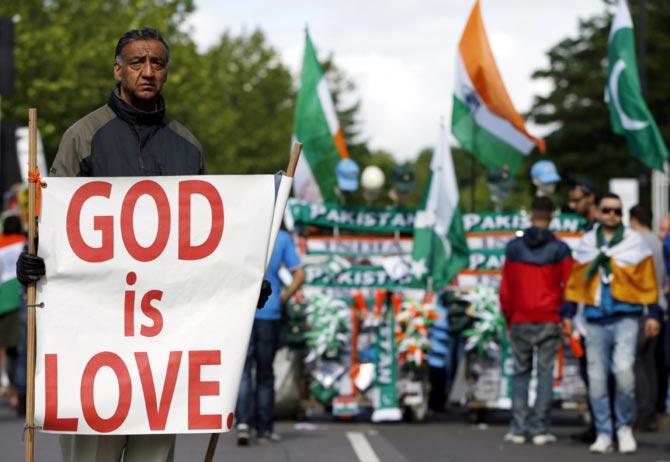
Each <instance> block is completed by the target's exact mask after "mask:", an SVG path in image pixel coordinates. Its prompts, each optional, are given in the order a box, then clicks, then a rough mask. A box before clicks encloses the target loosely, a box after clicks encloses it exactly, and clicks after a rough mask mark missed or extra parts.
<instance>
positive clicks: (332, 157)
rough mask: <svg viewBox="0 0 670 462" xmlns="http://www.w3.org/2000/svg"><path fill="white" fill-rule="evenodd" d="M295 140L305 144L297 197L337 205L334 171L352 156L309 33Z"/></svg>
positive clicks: (296, 178) (295, 181) (295, 189)
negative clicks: (339, 164) (341, 162)
mask: <svg viewBox="0 0 670 462" xmlns="http://www.w3.org/2000/svg"><path fill="white" fill-rule="evenodd" d="M294 136H295V138H296V139H297V140H298V141H299V142H301V143H302V156H300V160H299V161H298V166H297V168H296V172H295V176H294V178H293V193H294V195H295V197H297V198H298V199H303V200H307V201H310V202H319V201H323V200H325V201H326V202H335V201H336V199H337V197H336V196H335V184H336V178H335V168H336V167H337V163H338V162H339V161H340V159H344V158H348V157H349V152H348V151H347V145H346V142H345V140H344V135H343V133H342V128H341V127H340V124H339V122H338V120H337V113H336V112H335V105H334V104H333V100H332V98H331V96H330V91H329V90H328V83H327V82H326V79H325V77H324V75H323V69H322V68H321V65H320V64H319V61H318V59H317V57H316V52H315V50H314V45H313V44H312V40H311V39H310V38H309V33H308V32H305V55H304V57H303V63H302V73H301V74H300V90H299V91H298V98H297V101H296V108H295V125H294Z"/></svg>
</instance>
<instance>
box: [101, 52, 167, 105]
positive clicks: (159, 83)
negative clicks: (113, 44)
mask: <svg viewBox="0 0 670 462" xmlns="http://www.w3.org/2000/svg"><path fill="white" fill-rule="evenodd" d="M167 75H168V73H167V50H166V49H165V46H163V44H162V43H161V42H159V41H158V40H151V39H149V40H134V41H132V42H130V43H128V44H127V45H126V46H124V47H123V49H122V50H121V63H115V64H114V78H115V79H116V81H117V82H119V84H120V87H121V97H122V98H123V99H124V100H125V101H126V102H128V103H130V104H131V105H133V106H140V108H141V109H143V108H142V107H141V106H143V105H146V104H149V103H151V104H153V103H154V102H155V100H156V97H157V96H158V94H159V93H160V91H161V89H162V88H163V84H164V83H165V81H166V80H167Z"/></svg>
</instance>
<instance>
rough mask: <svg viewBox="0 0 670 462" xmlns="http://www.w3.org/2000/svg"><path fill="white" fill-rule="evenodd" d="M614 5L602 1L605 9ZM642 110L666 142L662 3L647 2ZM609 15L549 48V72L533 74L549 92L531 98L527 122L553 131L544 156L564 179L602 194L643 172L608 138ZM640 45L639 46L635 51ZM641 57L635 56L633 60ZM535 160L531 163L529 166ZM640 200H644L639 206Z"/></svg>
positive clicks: (619, 140)
mask: <svg viewBox="0 0 670 462" xmlns="http://www.w3.org/2000/svg"><path fill="white" fill-rule="evenodd" d="M607 3H613V2H611V1H606V2H604V4H607ZM638 5H639V3H638V2H631V5H630V6H631V7H632V8H631V12H632V14H633V21H634V23H635V24H636V25H637V24H638V23H639V21H638V17H639V13H640V12H639V11H638V10H637V6H638ZM645 19H646V21H645V22H646V36H647V40H646V42H645V44H644V50H645V51H646V66H645V67H644V68H642V67H641V69H643V70H645V71H646V75H647V79H646V80H647V88H646V90H647V104H648V105H649V108H650V110H651V112H652V114H653V115H654V117H655V119H656V122H657V123H658V125H659V127H660V129H661V131H662V133H663V135H664V138H665V139H666V140H667V139H668V138H669V136H670V126H669V122H670V82H669V81H668V79H667V78H666V75H665V74H666V70H665V67H666V64H665V62H666V61H667V57H668V56H670V40H668V39H669V38H670V32H669V31H668V29H667V24H668V21H670V6H669V5H668V3H667V2H666V1H664V0H647V1H646V12H645ZM610 25H611V14H610V11H607V10H606V11H604V12H603V13H602V14H600V15H597V16H594V17H591V18H589V19H586V20H582V21H580V23H579V29H578V33H577V36H576V37H574V38H566V39H564V40H562V41H560V42H559V43H558V44H556V45H555V46H554V47H552V48H551V49H550V50H549V52H548V53H547V56H548V58H549V66H548V67H547V68H545V69H539V70H537V71H535V72H534V74H533V78H535V79H548V80H549V82H551V84H552V86H553V89H552V91H551V92H550V93H549V94H548V95H547V96H538V97H536V98H535V101H534V104H533V107H532V109H531V111H530V117H531V118H532V120H534V121H535V123H537V124H540V125H547V126H550V127H555V129H554V130H553V131H552V132H551V133H550V135H549V136H548V137H546V141H547V146H548V154H549V156H550V158H551V159H552V160H553V161H554V162H555V163H556V164H557V166H558V168H559V171H560V172H561V174H562V175H563V176H564V177H576V176H584V177H589V178H590V179H591V180H592V181H594V182H595V183H597V184H598V186H599V188H600V189H601V190H606V189H607V182H608V180H609V179H610V178H613V177H631V176H633V177H637V176H638V175H639V174H640V173H643V174H644V176H643V177H646V175H647V173H648V170H647V169H646V168H645V167H643V166H642V164H641V163H639V162H638V161H637V160H636V159H635V158H633V157H632V156H631V155H630V154H629V153H628V149H627V146H626V141H625V139H624V138H623V137H620V136H617V135H615V134H614V133H612V130H611V128H610V122H609V115H608V112H607V106H606V104H605V102H604V100H603V94H604V88H605V85H606V80H607V38H608V34H609V30H610ZM640 46H641V44H639V43H638V49H640ZM639 57H640V53H639V52H638V59H639ZM534 160H537V157H535V158H532V159H531V162H532V161H534ZM644 199H645V198H644V197H643V200H644Z"/></svg>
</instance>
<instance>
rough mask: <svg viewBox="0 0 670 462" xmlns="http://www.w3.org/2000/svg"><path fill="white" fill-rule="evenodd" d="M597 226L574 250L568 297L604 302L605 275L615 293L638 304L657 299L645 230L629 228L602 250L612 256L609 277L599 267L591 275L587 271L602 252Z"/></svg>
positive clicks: (649, 302) (654, 277)
mask: <svg viewBox="0 0 670 462" xmlns="http://www.w3.org/2000/svg"><path fill="white" fill-rule="evenodd" d="M596 243H597V238H596V229H594V230H592V231H589V232H588V233H586V234H585V235H584V236H583V237H582V240H581V241H579V244H577V248H575V249H574V250H573V252H572V256H573V258H574V260H575V263H574V265H573V267H572V272H571V273H570V278H569V279H568V283H567V285H566V287H565V299H566V300H569V301H571V302H576V303H585V304H587V305H592V306H599V305H600V300H601V298H600V288H601V285H602V283H603V279H607V280H608V282H609V284H610V290H611V293H612V297H613V298H615V299H616V300H619V301H621V302H625V303H630V304H634V305H649V304H652V303H657V301H658V289H657V288H656V275H655V271H654V260H653V257H652V250H651V248H650V247H649V245H648V244H647V242H646V241H645V240H644V237H642V235H641V234H639V233H637V232H635V231H632V230H630V229H626V230H625V231H624V235H623V240H622V241H621V242H620V243H619V244H616V245H614V246H612V247H609V248H607V247H605V248H603V249H602V252H603V253H604V254H605V255H606V256H608V257H610V266H611V268H612V273H611V275H609V276H608V277H607V276H605V274H604V271H603V270H602V269H599V270H598V271H597V272H596V273H595V274H594V275H593V276H592V277H591V278H589V279H587V278H586V274H587V271H588V269H589V266H590V265H591V262H592V261H593V260H594V259H595V258H596V257H597V256H598V254H599V253H600V252H601V249H598V246H597V244H596Z"/></svg>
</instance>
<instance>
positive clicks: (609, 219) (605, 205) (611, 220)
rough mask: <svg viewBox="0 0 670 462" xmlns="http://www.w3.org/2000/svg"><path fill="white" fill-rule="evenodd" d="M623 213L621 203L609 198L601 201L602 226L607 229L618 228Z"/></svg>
mask: <svg viewBox="0 0 670 462" xmlns="http://www.w3.org/2000/svg"><path fill="white" fill-rule="evenodd" d="M622 213H623V209H622V205H621V201H620V200H619V199H614V198H611V197H607V198H605V199H603V200H601V201H600V224H602V225H603V227H605V228H616V227H617V226H619V223H621V215H622Z"/></svg>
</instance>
